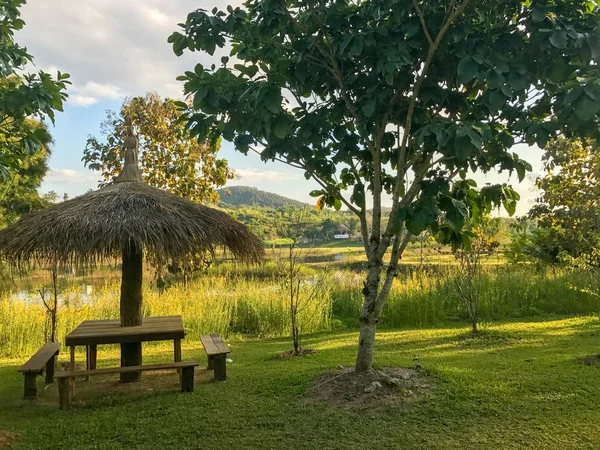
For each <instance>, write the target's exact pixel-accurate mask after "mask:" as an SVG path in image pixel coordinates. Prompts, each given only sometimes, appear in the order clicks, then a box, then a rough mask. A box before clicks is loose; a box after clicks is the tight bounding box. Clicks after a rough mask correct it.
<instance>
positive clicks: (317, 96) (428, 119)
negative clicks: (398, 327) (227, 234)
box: [169, 0, 600, 370]
mask: <svg viewBox="0 0 600 450" xmlns="http://www.w3.org/2000/svg"><path fill="white" fill-rule="evenodd" d="M597 13H598V7H597V4H596V3H595V2H591V1H583V0H576V1H573V0H568V1H567V0H540V1H535V2H533V1H531V0H526V1H522V0H507V1H503V2H490V1H489V0H452V1H447V0H443V1H442V0H436V1H428V2H423V1H419V0H413V1H412V2H410V1H399V0H382V1H378V2H355V1H350V0H316V1H310V2H305V1H299V0H287V1H281V0H248V1H246V2H245V3H244V7H243V8H232V7H228V8H227V11H226V12H225V11H220V10H218V9H217V8H215V9H214V10H213V11H212V12H211V13H209V12H207V11H204V10H197V11H194V12H192V13H190V14H189V15H188V17H187V20H186V22H185V23H184V24H182V29H181V31H180V32H176V33H173V34H172V35H171V36H170V38H169V42H171V43H172V44H173V50H174V52H175V53H176V54H178V55H180V54H182V53H183V51H184V50H190V51H204V52H207V53H208V54H210V55H213V54H214V53H215V51H216V49H217V48H225V47H226V46H228V48H231V50H230V56H231V57H232V58H230V57H227V56H224V57H222V58H221V65H220V66H219V67H217V66H215V65H213V66H212V67H204V66H202V65H201V64H198V65H196V67H195V68H194V70H193V71H188V72H186V73H185V75H183V76H181V77H180V79H182V80H184V81H185V92H186V93H187V94H189V95H190V96H193V105H192V108H189V109H188V110H186V111H185V117H186V118H187V121H188V127H189V128H190V130H191V131H192V133H194V134H195V135H197V136H199V137H200V138H203V137H204V136H207V135H211V134H212V135H214V134H218V135H220V136H222V137H223V138H225V139H227V140H230V141H232V142H234V144H235V147H236V149H237V150H239V151H240V152H242V153H247V152H248V151H249V150H254V151H257V152H259V153H260V155H261V158H262V159H263V160H265V161H266V160H279V161H283V162H285V163H288V164H290V165H292V166H295V167H298V168H300V169H301V170H303V171H304V174H305V176H306V178H307V179H310V178H312V179H314V180H315V181H316V182H317V183H318V184H319V185H320V186H321V188H320V189H318V190H316V191H313V192H312V193H311V195H313V196H315V197H316V198H318V200H317V208H322V207H323V206H330V207H334V208H336V209H339V208H341V207H342V206H343V205H345V206H346V207H347V208H348V209H349V210H351V211H353V212H354V213H355V214H356V215H357V216H358V217H359V218H360V220H361V230H362V234H363V241H364V243H365V251H366V254H367V257H368V260H369V273H368V275H367V279H366V281H365V288H364V290H363V293H364V295H365V302H364V307H363V311H362V314H361V318H360V324H361V334H360V338H359V354H358V357H357V365H356V367H357V369H358V370H366V369H368V368H370V367H371V364H372V358H373V343H374V336H375V328H376V324H377V323H378V321H379V317H380V315H381V311H382V309H383V306H384V304H385V301H386V299H387V297H388V294H389V291H390V288H391V285H392V282H393V279H394V277H395V275H396V273H397V263H398V260H399V258H400V256H401V255H402V252H403V251H404V248H405V246H406V244H407V239H400V238H398V239H394V237H399V236H400V235H401V232H402V229H403V227H406V229H407V230H408V231H409V233H408V234H406V237H407V238H410V235H411V234H419V233H421V232H422V231H424V230H425V229H428V228H430V229H431V231H432V233H434V234H437V233H438V232H442V233H444V234H445V237H446V239H447V240H449V241H451V242H453V243H454V245H460V244H467V243H468V240H469V233H468V232H463V231H462V228H463V225H464V223H465V217H466V214H467V210H469V211H471V213H472V214H482V213H487V212H489V211H490V210H491V209H492V207H493V206H495V205H500V204H502V205H503V206H504V207H505V208H506V209H507V210H508V211H509V212H510V213H514V211H515V205H516V201H517V200H518V195H517V194H516V193H515V192H514V191H513V190H512V189H511V188H510V187H509V186H507V185H498V186H485V187H484V188H482V189H477V186H476V184H475V183H474V182H473V181H472V180H469V178H468V174H469V172H475V171H481V172H488V171H491V170H494V169H496V170H500V171H507V172H510V173H516V175H517V176H518V178H519V179H520V180H522V179H523V178H524V176H525V174H526V172H527V171H528V170H530V166H529V164H528V163H526V162H525V161H523V160H521V159H520V158H519V157H518V156H517V155H516V154H514V153H512V152H511V151H510V149H511V148H512V147H513V145H515V144H516V143H527V144H538V145H539V146H542V147H544V146H545V145H546V143H547V141H548V140H549V139H550V137H552V136H554V135H556V134H557V133H559V132H562V133H565V134H567V135H569V136H580V135H587V136H595V135H597V134H598V133H600V131H599V128H598V127H597V126H590V125H593V124H596V123H597V119H598V110H599V109H600V80H599V79H598V77H597V73H598V72H597V69H598V66H597V60H598V56H599V55H600V45H599V43H600V38H599V36H598V30H599V28H598V25H599V23H600V22H599V15H598V14H597ZM229 46H230V47H229ZM258 146H261V147H262V150H260V151H259V150H258V148H257V147H258ZM367 197H369V198H368V199H367ZM385 197H387V198H388V199H389V201H390V203H391V214H390V217H391V219H390V220H389V221H388V222H387V224H386V223H385V222H384V221H383V220H382V198H385ZM367 200H368V201H367ZM466 202H469V203H470V204H467V203H466ZM367 204H371V205H372V208H373V214H372V218H371V219H368V217H367ZM390 248H391V258H390V261H389V267H388V269H387V271H386V275H385V279H384V281H383V282H381V273H382V269H383V266H384V264H383V259H384V255H385V254H386V252H387V251H388V250H390Z"/></svg>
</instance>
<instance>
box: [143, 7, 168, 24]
mask: <svg viewBox="0 0 600 450" xmlns="http://www.w3.org/2000/svg"><path fill="white" fill-rule="evenodd" d="M142 11H143V12H144V15H145V16H146V17H147V18H148V19H150V20H151V21H152V22H154V23H156V24H158V25H168V24H169V23H170V22H171V23H172V22H173V20H172V18H170V17H169V16H168V15H166V14H165V13H163V12H161V11H160V10H158V9H157V8H149V7H147V6H146V7H144V9H143V10H142Z"/></svg>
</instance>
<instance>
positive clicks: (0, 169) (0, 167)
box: [0, 164, 10, 180]
mask: <svg viewBox="0 0 600 450" xmlns="http://www.w3.org/2000/svg"><path fill="white" fill-rule="evenodd" d="M0 175H2V178H3V179H4V180H8V179H10V174H9V173H8V170H6V167H4V166H3V165H2V164H0Z"/></svg>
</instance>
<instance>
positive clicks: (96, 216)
mask: <svg viewBox="0 0 600 450" xmlns="http://www.w3.org/2000/svg"><path fill="white" fill-rule="evenodd" d="M132 243H135V244H137V245H138V246H140V247H141V248H143V249H144V251H145V253H146V254H147V255H153V256H157V257H160V258H162V259H164V258H166V259H169V260H178V259H180V258H182V257H184V256H186V255H190V254H196V253H201V252H204V251H209V252H214V251H215V248H216V247H219V246H225V247H226V248H228V249H229V250H230V251H231V252H232V253H233V255H234V256H235V257H236V258H237V259H240V260H242V261H246V262H250V263H256V262H259V261H261V260H262V258H263V256H264V247H263V245H262V243H261V241H260V240H259V239H258V238H257V237H256V236H254V235H253V234H252V233H251V232H250V231H249V230H248V228H247V227H246V226H245V225H243V224H241V223H239V222H237V221H236V220H234V219H233V218H231V217H230V216H229V215H227V214H226V213H224V212H222V211H219V210H217V209H214V208H210V207H208V206H204V205H200V204H198V203H195V202H193V201H191V200H187V199H184V198H181V197H178V196H176V195H174V194H171V193H169V192H166V191H163V190H160V189H157V188H154V187H152V186H149V185H147V184H145V183H144V182H142V181H129V182H119V183H113V184H112V185H109V186H106V187H104V188H102V189H100V190H98V191H94V192H90V193H88V194H84V195H82V196H80V197H76V198H73V199H72V200H67V201H65V202H62V203H58V204H56V205H53V206H51V207H49V208H47V209H45V210H43V211H39V212H35V213H31V214H29V215H27V216H25V217H24V218H22V219H21V220H19V221H18V222H17V223H16V224H14V225H12V226H10V227H8V228H5V229H3V230H0V255H2V256H4V257H5V258H6V259H7V260H8V261H11V262H13V264H22V263H26V262H29V261H32V260H34V261H40V262H50V263H59V264H60V263H77V264H86V263H92V264H93V263H95V262H96V261H97V260H104V259H107V258H112V257H120V255H121V252H122V249H123V246H124V245H128V244H129V245H130V244H132Z"/></svg>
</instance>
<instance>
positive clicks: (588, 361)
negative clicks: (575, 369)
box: [583, 355, 600, 367]
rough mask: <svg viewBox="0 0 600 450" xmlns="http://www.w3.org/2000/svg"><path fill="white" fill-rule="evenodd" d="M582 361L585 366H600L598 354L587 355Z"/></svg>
mask: <svg viewBox="0 0 600 450" xmlns="http://www.w3.org/2000/svg"><path fill="white" fill-rule="evenodd" d="M583 363H584V364H585V365H586V366H595V367H600V355H589V356H586V357H585V358H583Z"/></svg>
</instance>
